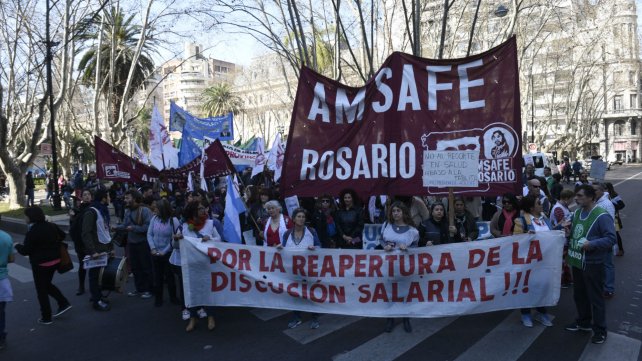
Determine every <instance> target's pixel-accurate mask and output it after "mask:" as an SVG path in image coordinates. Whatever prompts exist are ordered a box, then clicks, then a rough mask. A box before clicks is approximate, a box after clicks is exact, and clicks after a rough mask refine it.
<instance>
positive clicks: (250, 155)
mask: <svg viewBox="0 0 642 361" xmlns="http://www.w3.org/2000/svg"><path fill="white" fill-rule="evenodd" d="M223 148H224V149H225V152H226V153H227V156H228V157H230V160H231V161H232V164H234V165H244V166H247V167H253V166H254V161H255V160H256V155H257V154H258V153H257V152H252V151H249V150H245V149H241V148H238V147H235V146H233V145H229V144H223Z"/></svg>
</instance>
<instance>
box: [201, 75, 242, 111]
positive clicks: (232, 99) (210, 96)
mask: <svg viewBox="0 0 642 361" xmlns="http://www.w3.org/2000/svg"><path fill="white" fill-rule="evenodd" d="M203 100H204V103H203V111H204V112H205V113H206V114H207V116H208V117H211V116H217V115H225V114H227V113H230V112H231V113H234V114H238V113H240V112H241V110H242V108H243V101H242V100H241V98H240V97H239V96H238V95H236V94H235V93H234V92H232V87H231V86H230V85H229V84H227V83H219V84H216V85H213V86H211V87H209V88H207V89H205V91H204V92H203Z"/></svg>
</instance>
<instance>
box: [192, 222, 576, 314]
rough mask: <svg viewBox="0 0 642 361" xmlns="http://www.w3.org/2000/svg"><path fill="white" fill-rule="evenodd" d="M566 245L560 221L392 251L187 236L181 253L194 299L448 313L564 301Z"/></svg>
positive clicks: (337, 310) (196, 302)
mask: <svg viewBox="0 0 642 361" xmlns="http://www.w3.org/2000/svg"><path fill="white" fill-rule="evenodd" d="M563 246H564V235H563V233H562V232H560V231H550V232H542V233H537V234H523V235H519V236H513V237H504V238H496V239H492V240H487V241H482V242H465V243H456V244H447V245H440V246H431V247H423V248H415V249H410V250H408V251H392V252H385V251H378V250H367V251H366V250H345V249H344V250H338V249H316V250H312V251H311V250H307V249H289V248H285V249H282V250H278V249H276V248H271V247H256V246H245V245H239V244H231V243H224V242H212V241H208V242H200V241H199V240H198V239H194V238H188V237H186V238H184V241H182V242H181V261H182V267H183V282H184V287H185V303H186V304H187V306H188V307H193V306H202V305H214V306H248V307H264V308H278V309H287V310H300V311H308V312H320V313H334V314H344V315H356V316H366V317H442V316H451V315H462V314H474V313H483V312H491V311H496V310H503V309H514V308H523V307H537V306H552V305H555V304H557V301H558V299H559V295H560V274H561V266H562V248H563ZM364 305H367V306H364Z"/></svg>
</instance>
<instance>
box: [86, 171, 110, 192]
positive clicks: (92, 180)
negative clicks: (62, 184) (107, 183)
mask: <svg viewBox="0 0 642 361" xmlns="http://www.w3.org/2000/svg"><path fill="white" fill-rule="evenodd" d="M83 189H87V190H89V191H90V192H92V193H94V194H95V193H96V191H98V190H99V189H102V190H104V189H105V187H104V186H103V185H102V184H100V181H99V180H98V178H96V172H89V176H88V177H87V181H86V182H85V185H84V187H83Z"/></svg>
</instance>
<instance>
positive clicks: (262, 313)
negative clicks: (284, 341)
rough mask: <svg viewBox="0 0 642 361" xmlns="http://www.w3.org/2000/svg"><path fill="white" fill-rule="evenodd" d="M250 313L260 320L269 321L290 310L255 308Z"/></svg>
mask: <svg viewBox="0 0 642 361" xmlns="http://www.w3.org/2000/svg"><path fill="white" fill-rule="evenodd" d="M250 312H252V314H253V315H254V316H256V317H258V318H259V319H261V321H269V320H272V319H274V318H277V317H281V316H283V315H285V314H286V313H289V312H292V311H289V310H277V309H272V308H255V309H253V310H252V311H250Z"/></svg>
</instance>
